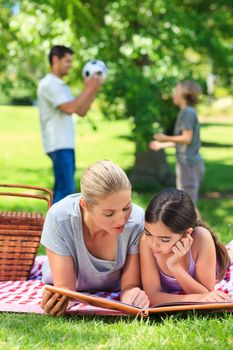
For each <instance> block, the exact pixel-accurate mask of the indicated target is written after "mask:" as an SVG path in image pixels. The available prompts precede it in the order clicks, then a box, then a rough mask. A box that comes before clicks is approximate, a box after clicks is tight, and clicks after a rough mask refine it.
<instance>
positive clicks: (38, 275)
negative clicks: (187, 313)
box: [0, 241, 233, 315]
mask: <svg viewBox="0 0 233 350" xmlns="http://www.w3.org/2000/svg"><path fill="white" fill-rule="evenodd" d="M227 247H231V248H233V241H232V242H231V243H230V244H229V245H228V246H227ZM45 258H46V257H45V256H37V257H36V260H35V263H34V266H33V268H32V271H31V274H30V277H29V279H28V281H6V282H0V311H6V312H25V313H38V314H43V313H44V311H43V310H42V309H41V308H40V302H41V298H42V292H43V286H44V284H43V282H42V280H41V279H42V265H43V263H44V261H45ZM215 288H216V289H218V290H222V291H224V292H226V293H229V294H230V295H231V296H232V298H233V263H231V265H230V266H229V268H228V270H227V273H226V276H225V278H224V279H223V280H222V281H221V282H220V283H217V284H216V286H215ZM95 295H97V296H101V297H102V298H108V299H111V300H119V292H115V293H109V292H97V293H95ZM72 313H76V314H95V315H122V313H121V312H119V311H115V310H107V309H103V308H99V307H95V306H91V305H86V304H82V303H78V304H77V305H75V306H73V307H72V308H70V309H69V310H68V311H67V314H72Z"/></svg>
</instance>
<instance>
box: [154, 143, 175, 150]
mask: <svg viewBox="0 0 233 350" xmlns="http://www.w3.org/2000/svg"><path fill="white" fill-rule="evenodd" d="M175 146H176V144H175V142H159V141H151V142H150V143H149V148H150V149H152V150H153V151H160V150H161V149H166V148H170V147H175Z"/></svg>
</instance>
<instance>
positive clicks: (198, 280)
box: [140, 189, 231, 305]
mask: <svg viewBox="0 0 233 350" xmlns="http://www.w3.org/2000/svg"><path fill="white" fill-rule="evenodd" d="M140 262H141V277H142V285H143V290H144V291H145V293H146V294H147V296H148V297H149V300H150V304H151V305H154V304H157V303H165V302H171V301H172V302H176V301H177V302H179V301H180V302H182V301H212V302H223V301H231V298H230V296H229V295H228V294H226V293H224V292H221V291H218V290H215V283H216V278H217V280H218V281H221V280H222V279H223V278H224V276H225V274H226V271H227V267H228V266H229V263H230V259H229V256H228V253H227V250H226V248H225V246H224V245H223V244H221V243H220V242H219V241H218V240H217V239H216V237H215V236H214V235H213V233H212V232H211V231H210V230H209V229H207V228H206V227H204V226H203V225H202V224H201V223H200V222H199V221H198V219H197V213H196V210H195V206H194V204H193V202H192V200H191V198H190V196H189V195H188V194H187V193H186V192H184V191H181V190H176V189H167V190H164V191H162V192H161V193H159V194H158V196H155V197H154V198H153V199H152V200H151V202H150V204H149V206H148V207H147V209H146V213H145V229H144V234H143V236H142V238H141V242H140Z"/></svg>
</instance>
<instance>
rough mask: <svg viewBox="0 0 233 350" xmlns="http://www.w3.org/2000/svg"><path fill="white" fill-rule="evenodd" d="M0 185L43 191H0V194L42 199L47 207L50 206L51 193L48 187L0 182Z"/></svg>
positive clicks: (51, 200)
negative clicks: (34, 192)
mask: <svg viewBox="0 0 233 350" xmlns="http://www.w3.org/2000/svg"><path fill="white" fill-rule="evenodd" d="M0 187H8V188H25V189H27V190H36V191H40V192H44V194H33V193H17V192H0V196H13V197H26V198H36V199H42V200H45V201H46V202H47V203H48V208H50V207H51V205H52V202H53V193H52V191H50V190H49V189H48V188H43V187H39V186H28V185H16V184H0Z"/></svg>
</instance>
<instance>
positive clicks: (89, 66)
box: [82, 60, 108, 81]
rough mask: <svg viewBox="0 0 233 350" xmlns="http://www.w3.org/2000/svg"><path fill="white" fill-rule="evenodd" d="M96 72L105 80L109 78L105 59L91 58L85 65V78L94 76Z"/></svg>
mask: <svg viewBox="0 0 233 350" xmlns="http://www.w3.org/2000/svg"><path fill="white" fill-rule="evenodd" d="M95 74H97V75H99V77H100V78H101V80H103V81H104V80H105V79H106V78H107V75H108V68H107V67H106V65H105V63H104V62H103V61H100V60H91V61H88V62H87V63H86V64H85V66H84V67H83V72H82V75H83V78H92V77H93V75H95Z"/></svg>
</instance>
